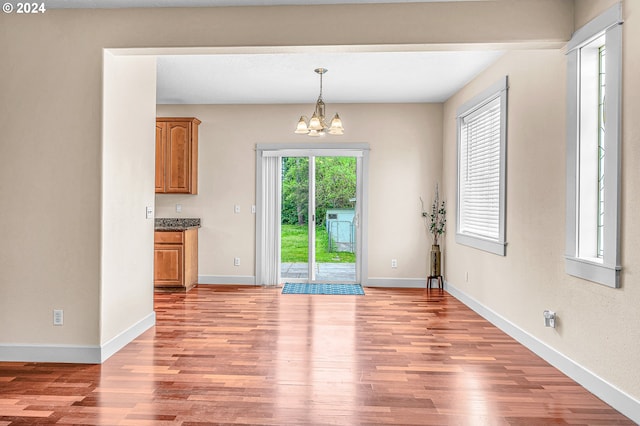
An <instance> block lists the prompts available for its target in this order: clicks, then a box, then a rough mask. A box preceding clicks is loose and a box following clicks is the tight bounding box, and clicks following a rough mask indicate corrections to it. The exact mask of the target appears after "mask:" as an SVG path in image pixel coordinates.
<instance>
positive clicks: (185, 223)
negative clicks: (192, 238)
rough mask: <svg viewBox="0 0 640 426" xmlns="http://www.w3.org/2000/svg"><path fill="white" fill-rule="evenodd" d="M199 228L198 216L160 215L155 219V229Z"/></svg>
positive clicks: (183, 229)
mask: <svg viewBox="0 0 640 426" xmlns="http://www.w3.org/2000/svg"><path fill="white" fill-rule="evenodd" d="M190 228H200V218H181V217H161V218H156V219H155V230H156V231H186V230H187V229H190Z"/></svg>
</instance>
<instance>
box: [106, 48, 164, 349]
mask: <svg viewBox="0 0 640 426" xmlns="http://www.w3.org/2000/svg"><path fill="white" fill-rule="evenodd" d="M104 59H105V61H104V107H103V113H104V117H103V132H104V133H103V143H102V240H101V243H102V246H101V254H102V262H101V264H102V268H101V286H100V318H101V321H100V344H101V345H104V344H106V343H107V342H109V341H111V340H112V339H114V338H115V337H116V336H118V334H120V333H121V332H122V331H123V330H127V329H128V328H129V327H131V325H132V324H137V323H138V322H140V321H143V320H144V319H145V318H147V317H148V316H150V315H153V275H152V274H153V216H152V217H151V218H149V219H147V218H146V207H147V206H149V207H151V208H153V205H154V197H155V192H154V173H155V96H156V79H155V76H156V61H155V58H154V57H149V56H114V55H113V54H111V53H110V52H105V54H104ZM141 124H142V125H141Z"/></svg>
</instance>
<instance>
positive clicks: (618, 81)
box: [565, 4, 622, 288]
mask: <svg viewBox="0 0 640 426" xmlns="http://www.w3.org/2000/svg"><path fill="white" fill-rule="evenodd" d="M620 24H622V9H621V5H620V4H616V5H614V6H612V7H611V8H609V9H607V10H606V11H605V12H603V13H602V14H601V15H599V16H597V17H596V18H595V19H593V20H592V21H590V22H589V23H587V24H586V25H585V26H584V27H582V28H580V29H579V30H577V31H576V32H575V33H574V34H573V37H572V38H571V40H570V41H569V43H568V44H567V167H566V169H567V176H566V187H567V205H566V244H565V245H566V252H565V271H566V273H567V274H569V275H573V276H576V277H579V278H582V279H585V280H589V281H592V282H595V283H599V284H603V285H606V286H609V287H613V288H618V287H620V270H621V266H620V211H621V209H620V182H621V167H620V159H621V156H620V143H621V105H622V26H621V25H620ZM603 36H604V37H605V39H606V40H605V49H606V74H605V85H606V98H605V110H606V114H607V122H606V130H605V136H604V147H605V157H604V199H605V208H604V220H603V228H604V231H603V232H604V236H603V242H602V247H603V254H602V256H601V257H597V255H596V253H590V251H592V250H588V249H587V250H585V249H584V247H592V246H593V244H585V242H584V241H582V244H581V235H582V238H583V240H584V239H587V235H589V238H591V237H590V234H586V232H595V231H594V230H591V231H587V230H584V229H583V230H581V227H580V223H581V213H582V216H583V217H582V220H583V224H584V223H585V222H587V223H589V222H590V221H589V220H586V221H585V220H584V217H586V216H592V215H593V212H591V211H585V209H586V208H587V207H585V205H587V204H589V203H583V204H581V198H580V197H581V188H580V182H581V180H582V181H583V182H584V181H585V176H584V173H586V172H588V171H585V172H583V175H582V176H581V174H580V170H581V167H580V160H581V150H580V146H581V140H583V141H586V140H587V138H588V137H589V136H588V135H587V134H586V133H585V132H586V130H585V129H584V127H585V126H584V125H583V126H581V120H582V119H583V117H584V115H583V114H587V113H588V112H585V111H581V97H582V96H581V86H580V83H581V76H582V75H584V74H583V72H582V71H581V65H583V64H584V61H585V60H587V55H588V53H587V52H586V51H585V52H583V51H582V49H588V48H592V46H591V45H592V44H593V41H594V40H597V39H598V38H600V37H603ZM583 54H584V57H583ZM589 60H590V59H589ZM585 120H586V118H585ZM581 127H582V129H581ZM596 130H597V129H596V128H594V129H593V130H590V132H591V131H593V132H595V131H596ZM581 134H582V136H581ZM584 143H585V145H586V142H584ZM582 155H583V156H584V155H587V154H586V153H584V152H583V154H582ZM593 177H595V178H596V179H597V173H596V174H595V175H594V176H593ZM588 178H591V176H588ZM583 194H584V191H583ZM588 207H589V208H590V209H591V208H592V206H591V205H589V206H588ZM581 210H583V211H582V212H581Z"/></svg>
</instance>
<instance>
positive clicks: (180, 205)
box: [176, 204, 182, 213]
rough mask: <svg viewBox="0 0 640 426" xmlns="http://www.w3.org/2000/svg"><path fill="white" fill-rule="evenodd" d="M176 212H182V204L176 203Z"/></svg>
mask: <svg viewBox="0 0 640 426" xmlns="http://www.w3.org/2000/svg"><path fill="white" fill-rule="evenodd" d="M176 213H182V204H176Z"/></svg>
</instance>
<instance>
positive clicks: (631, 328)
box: [443, 2, 640, 400]
mask: <svg viewBox="0 0 640 426" xmlns="http://www.w3.org/2000/svg"><path fill="white" fill-rule="evenodd" d="M576 3H579V2H576ZM606 3H607V2H603V4H604V5H605V6H606ZM590 7H593V5H592V4H590ZM625 9H626V10H625V24H624V27H623V28H624V42H623V43H624V69H623V75H624V76H623V87H624V101H623V104H624V113H623V115H624V117H625V120H624V123H623V142H622V152H623V164H622V167H623V182H622V188H623V196H622V198H623V201H622V209H623V212H622V232H621V235H622V253H623V262H622V266H623V271H622V283H623V284H622V288H620V289H612V288H609V287H605V286H602V285H599V284H594V283H591V282H588V281H584V280H580V279H577V278H575V277H571V276H569V275H567V274H566V273H565V272H564V250H565V247H564V235H565V143H566V142H565V79H566V69H565V57H564V54H563V52H561V51H513V52H510V53H508V54H506V55H505V56H503V57H502V58H501V59H499V60H498V61H497V62H496V63H495V64H494V65H493V66H492V67H490V68H489V69H488V70H487V71H486V72H484V73H483V74H482V75H481V76H480V77H478V78H476V79H475V80H474V81H473V82H471V83H470V84H469V85H467V86H466V87H465V88H464V89H463V90H461V91H460V92H459V93H457V94H456V95H455V96H453V97H452V98H451V99H449V100H448V101H447V102H446V104H445V107H444V128H443V131H444V157H443V158H444V183H445V187H446V195H447V199H448V200H451V201H452V203H451V204H450V206H451V211H452V212H453V211H455V209H454V208H453V207H454V205H455V199H456V190H455V186H456V134H455V121H454V119H455V114H456V109H457V107H458V106H459V105H461V104H462V103H464V102H465V101H466V100H468V99H470V98H471V97H473V96H474V95H475V94H477V93H479V92H480V91H482V90H483V89H484V88H485V87H487V86H489V85H490V84H491V83H494V82H495V81H497V80H498V79H499V78H500V77H502V76H504V75H508V76H509V95H508V96H509V109H508V142H507V151H508V156H507V242H508V245H507V255H506V257H500V256H496V255H492V254H488V253H485V252H482V251H478V250H476V249H472V248H469V247H466V246H463V245H459V244H456V243H455V241H454V232H453V230H454V228H453V227H451V228H449V230H450V232H449V233H448V234H447V238H446V240H447V242H446V259H447V262H446V277H447V281H448V282H449V283H450V285H452V286H453V287H455V288H457V289H458V290H460V291H462V292H464V293H466V294H468V295H469V296H470V297H472V298H473V299H475V300H476V301H478V302H479V303H480V304H482V305H484V306H486V307H487V308H488V309H490V310H492V311H494V312H495V313H497V314H498V315H499V316H501V317H503V318H504V319H506V320H507V321H509V322H511V323H513V324H514V325H515V326H516V327H519V328H520V329H522V330H524V331H525V332H526V333H528V334H530V335H532V336H534V337H535V338H536V339H539V340H540V341H542V342H544V343H545V344H547V345H548V346H550V347H551V348H553V349H554V350H556V351H558V352H560V353H561V354H563V355H564V356H566V357H568V358H570V359H571V360H573V361H575V362H576V363H577V364H579V365H581V366H583V367H584V368H586V369H587V370H590V371H592V372H593V373H595V374H596V375H597V376H599V377H601V378H603V379H604V380H605V381H608V382H609V383H611V384H613V385H614V386H616V387H618V388H619V389H621V390H622V391H623V392H626V393H628V394H629V395H631V396H632V397H634V398H635V399H636V400H637V399H639V398H640V369H638V368H637V366H638V365H640V351H639V350H638V342H639V341H640V328H639V327H638V326H637V325H638V324H639V323H640V310H638V309H637V307H638V305H640V288H639V287H638V286H637V282H638V281H637V279H636V278H635V276H636V275H637V270H638V269H639V268H640V260H639V258H638V256H636V255H635V253H637V252H638V249H639V248H640V247H639V246H640V227H639V225H638V223H637V222H638V221H635V220H634V219H633V218H634V217H636V216H637V211H638V210H639V209H640V199H638V197H637V194H638V190H639V188H638V182H640V172H639V170H640V163H639V162H638V161H639V160H638V159H639V158H640V155H639V154H640V153H639V152H638V146H639V143H638V142H639V141H638V135H639V134H640V131H639V130H640V128H639V125H638V123H637V121H638V120H633V119H629V118H630V117H636V116H638V112H639V111H638V110H639V109H640V97H639V96H638V95H639V94H640V88H639V84H638V81H637V80H638V79H637V78H636V76H637V75H638V70H639V69H640V68H638V61H639V59H640V46H639V42H640V34H639V28H640V23H639V22H638V21H637V14H638V13H639V12H640V10H639V9H638V3H637V2H636V3H634V4H632V3H630V2H627V3H626V7H625ZM599 10H600V11H601V10H603V9H599ZM634 12H635V16H634ZM589 13H591V12H589ZM582 15H583V14H581V16H582ZM467 273H468V281H466V277H465V274H467ZM545 309H551V310H554V311H556V313H557V315H558V317H559V326H558V327H557V328H556V329H550V328H545V327H544V325H543V317H542V311H543V310H545Z"/></svg>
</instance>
